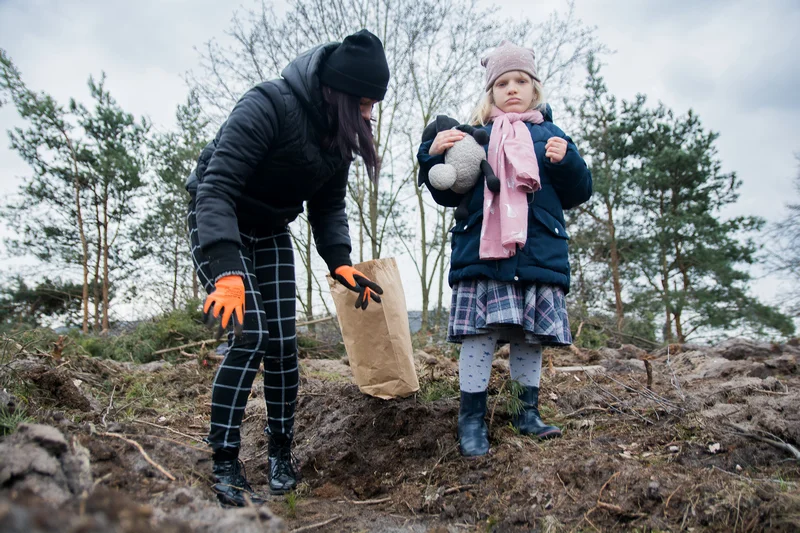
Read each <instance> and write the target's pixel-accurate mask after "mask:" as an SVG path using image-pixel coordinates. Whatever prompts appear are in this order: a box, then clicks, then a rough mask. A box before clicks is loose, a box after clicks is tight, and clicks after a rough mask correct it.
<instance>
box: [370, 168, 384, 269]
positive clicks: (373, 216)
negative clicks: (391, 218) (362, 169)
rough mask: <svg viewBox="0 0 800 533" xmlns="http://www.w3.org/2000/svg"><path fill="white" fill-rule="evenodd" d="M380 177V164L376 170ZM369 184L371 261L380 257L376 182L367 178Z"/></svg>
mask: <svg viewBox="0 0 800 533" xmlns="http://www.w3.org/2000/svg"><path fill="white" fill-rule="evenodd" d="M379 175H380V164H379V165H378V169H377V170H376V176H379ZM367 182H368V183H369V233H370V235H371V237H372V238H371V239H370V241H371V244H372V259H378V258H379V257H380V255H381V251H380V247H379V246H378V244H379V243H378V182H377V180H376V181H375V183H373V182H372V180H370V179H369V178H367Z"/></svg>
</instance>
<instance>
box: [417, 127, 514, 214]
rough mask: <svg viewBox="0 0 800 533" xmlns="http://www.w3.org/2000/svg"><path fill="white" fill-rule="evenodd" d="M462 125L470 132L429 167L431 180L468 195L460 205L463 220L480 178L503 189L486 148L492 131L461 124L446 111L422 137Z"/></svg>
mask: <svg viewBox="0 0 800 533" xmlns="http://www.w3.org/2000/svg"><path fill="white" fill-rule="evenodd" d="M453 128H455V129H458V130H460V131H463V132H464V133H467V134H468V135H466V136H465V137H464V138H463V139H461V140H460V141H458V142H457V143H455V144H454V145H453V146H452V148H450V149H449V150H447V151H446V152H445V154H444V163H443V164H438V165H434V166H433V167H431V169H430V170H429V171H428V176H427V177H428V182H429V183H430V184H431V186H432V187H433V188H435V189H438V190H440V191H446V190H448V189H449V190H452V191H453V192H455V193H458V194H464V198H463V199H462V200H461V203H460V204H459V206H458V207H457V208H456V212H455V218H456V220H463V219H465V218H467V216H468V215H469V211H468V209H467V205H468V204H469V200H470V196H469V195H467V194H465V193H467V192H469V191H470V190H471V189H472V188H473V187H475V184H476V183H477V182H478V179H479V178H480V177H481V176H483V175H485V176H486V185H487V186H488V187H489V190H491V191H492V192H499V191H500V180H499V179H498V178H497V176H495V173H494V171H493V170H492V167H491V166H490V165H489V162H488V161H487V160H486V150H485V149H484V148H483V145H486V144H488V143H489V134H488V133H486V131H485V130H482V129H477V128H474V127H472V126H470V125H468V124H459V123H458V122H457V121H456V120H455V119H452V118H450V117H448V116H446V115H439V116H437V117H436V120H435V121H433V122H431V123H430V124H428V125H427V126H426V127H425V130H424V131H423V132H422V140H423V142H424V141H427V140H431V139H433V138H434V137H436V134H437V133H439V132H440V131H443V130H448V129H453Z"/></svg>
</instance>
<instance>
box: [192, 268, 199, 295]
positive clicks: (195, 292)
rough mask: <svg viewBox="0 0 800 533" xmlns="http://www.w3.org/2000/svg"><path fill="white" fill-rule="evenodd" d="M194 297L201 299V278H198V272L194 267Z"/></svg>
mask: <svg viewBox="0 0 800 533" xmlns="http://www.w3.org/2000/svg"><path fill="white" fill-rule="evenodd" d="M192 297H193V298H194V299H195V300H199V299H200V280H199V279H197V272H195V270H194V268H192Z"/></svg>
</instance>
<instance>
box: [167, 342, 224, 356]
mask: <svg viewBox="0 0 800 533" xmlns="http://www.w3.org/2000/svg"><path fill="white" fill-rule="evenodd" d="M212 342H217V339H206V340H203V341H197V342H190V343H188V344H181V345H180V346H173V347H172V348H164V349H162V350H156V351H155V352H153V355H161V354H165V353H169V352H175V351H177V350H183V349H184V348H194V347H195V346H202V347H205V345H206V344H210V343H212Z"/></svg>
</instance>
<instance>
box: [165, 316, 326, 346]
mask: <svg viewBox="0 0 800 533" xmlns="http://www.w3.org/2000/svg"><path fill="white" fill-rule="evenodd" d="M333 318H334V317H333V316H326V317H323V318H317V319H316V320H308V321H306V322H297V323H296V324H295V326H296V327H300V326H309V325H311V324H318V323H319V322H326V321H328V320H332V319H333ZM212 342H221V341H220V339H216V338H213V339H206V340H202V341H196V342H190V343H188V344H182V345H180V346H174V347H172V348H163V349H161V350H157V351H155V352H153V355H161V354H165V353H169V352H174V351H176V350H183V349H185V348H194V347H195V346H205V345H206V344H210V343H212Z"/></svg>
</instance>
